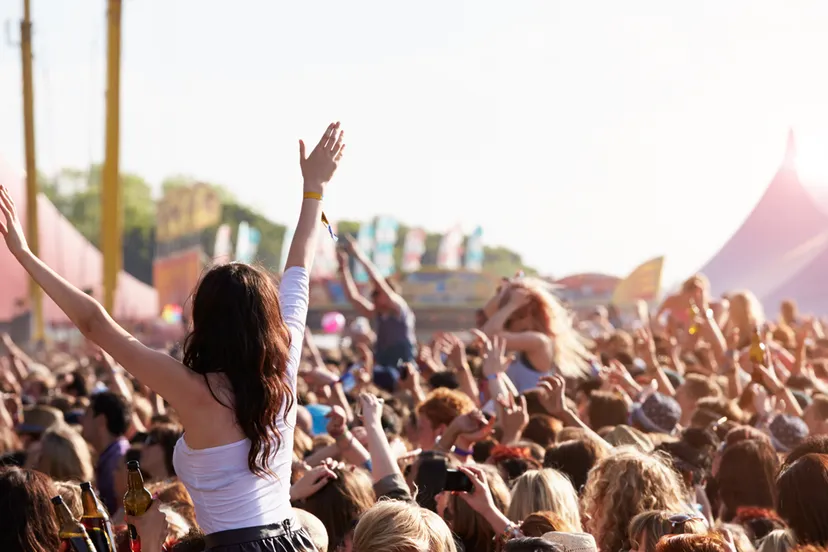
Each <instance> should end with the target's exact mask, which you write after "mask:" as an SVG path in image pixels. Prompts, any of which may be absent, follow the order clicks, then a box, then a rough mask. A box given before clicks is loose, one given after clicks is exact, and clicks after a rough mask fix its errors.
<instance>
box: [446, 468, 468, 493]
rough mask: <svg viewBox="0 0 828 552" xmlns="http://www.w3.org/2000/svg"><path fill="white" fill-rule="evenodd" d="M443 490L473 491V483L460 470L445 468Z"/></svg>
mask: <svg viewBox="0 0 828 552" xmlns="http://www.w3.org/2000/svg"><path fill="white" fill-rule="evenodd" d="M445 490H447V491H458V492H461V493H470V492H472V491H474V484H473V483H472V480H471V479H469V476H468V475H466V474H465V473H463V472H461V471H460V470H452V469H447V470H446V484H445Z"/></svg>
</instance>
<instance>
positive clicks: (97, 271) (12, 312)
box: [0, 159, 159, 323]
mask: <svg viewBox="0 0 828 552" xmlns="http://www.w3.org/2000/svg"><path fill="white" fill-rule="evenodd" d="M0 183H2V184H3V185H4V186H6V188H8V189H9V191H10V192H11V196H12V199H14V202H15V204H16V205H17V209H18V212H19V213H20V215H21V217H22V218H23V225H24V228H25V224H26V223H25V218H26V193H25V191H26V185H25V181H24V178H23V175H22V174H21V173H20V172H17V171H14V170H13V169H12V168H11V167H10V166H9V165H8V164H7V163H5V162H4V161H3V160H2V159H0ZM38 217H39V223H40V234H39V237H40V257H41V258H42V259H43V260H44V261H46V263H47V264H48V265H49V266H50V267H52V268H53V269H54V270H56V271H57V272H58V273H59V274H60V275H61V276H63V277H64V278H66V279H67V280H69V281H70V282H72V283H73V284H74V285H76V286H77V287H79V288H81V289H84V290H92V294H93V295H94V296H95V297H96V298H97V299H99V300H100V298H101V296H102V287H101V279H102V278H101V276H102V259H101V252H100V251H98V250H97V249H96V248H95V247H93V246H92V244H90V243H89V242H88V241H87V240H86V239H85V238H84V237H83V236H82V235H81V234H80V233H79V232H78V231H77V230H75V228H74V227H73V226H72V225H71V224H70V223H69V221H67V220H66V219H65V218H64V217H63V216H62V215H61V214H60V213H59V212H58V210H57V208H56V207H55V206H54V205H52V203H51V202H50V201H49V200H48V199H46V197H45V196H43V195H42V194H41V196H40V197H39V198H38ZM0 274H2V277H0V321H9V320H11V319H12V318H14V317H16V316H19V315H20V314H22V313H23V312H24V311H26V310H28V308H29V307H28V303H29V301H28V275H27V274H26V273H25V271H24V270H23V269H22V268H21V267H20V265H19V264H18V263H17V261H16V260H15V259H14V258H13V257H12V256H11V255H10V254H9V251H8V249H6V247H5V245H2V246H0ZM158 313H159V310H158V295H157V294H156V292H155V289H153V288H152V287H151V286H148V285H146V284H144V283H142V282H140V281H138V280H136V279H135V278H133V277H132V276H130V275H129V274H127V273H126V272H121V274H120V275H119V277H118V291H117V293H116V299H115V317H116V318H119V319H148V318H156V317H157V316H158ZM44 316H45V318H46V320H47V321H48V322H49V323H61V322H68V319H67V318H66V316H65V315H64V314H63V312H61V310H60V309H59V308H58V307H57V305H55V304H54V303H53V302H52V301H51V300H50V299H49V298H48V297H46V298H44Z"/></svg>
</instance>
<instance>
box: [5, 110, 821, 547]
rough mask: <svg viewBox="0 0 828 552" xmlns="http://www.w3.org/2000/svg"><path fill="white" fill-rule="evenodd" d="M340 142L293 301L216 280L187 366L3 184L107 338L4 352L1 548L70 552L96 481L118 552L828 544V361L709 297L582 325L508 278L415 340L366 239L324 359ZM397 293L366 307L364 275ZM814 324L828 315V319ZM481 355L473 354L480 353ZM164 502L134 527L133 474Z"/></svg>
mask: <svg viewBox="0 0 828 552" xmlns="http://www.w3.org/2000/svg"><path fill="white" fill-rule="evenodd" d="M343 149H344V145H343V143H342V131H341V130H340V128H339V125H338V124H332V125H331V126H330V127H329V128H328V129H327V130H326V132H325V134H324V135H323V137H322V139H321V140H320V142H319V144H318V145H317V146H316V147H315V148H314V149H313V151H311V152H310V153H309V154H308V153H307V152H306V149H305V146H304V144H302V143H300V152H301V167H302V174H303V177H304V198H303V201H302V206H301V211H300V216H299V222H298V225H297V229H296V232H295V234H294V238H293V243H292V245H291V248H290V253H289V255H288V261H287V269H286V270H285V272H284V273H283V274H282V276H281V279H280V282H279V285H278V288H277V286H276V285H275V284H274V279H273V278H272V276H271V275H269V274H267V273H266V272H264V271H262V270H260V269H258V268H255V267H252V266H248V265H244V264H238V263H231V264H224V265H219V266H216V267H213V268H212V269H210V270H209V271H208V272H207V273H206V274H205V275H204V277H203V279H202V281H201V282H200V283H199V285H198V287H197V289H196V290H195V292H194V295H193V300H192V315H191V317H190V321H189V325H190V327H189V333H188V334H187V338H186V339H185V340H184V342H183V343H182V344H180V346H177V347H175V348H174V350H169V349H168V350H163V351H159V350H156V349H152V348H148V347H145V346H144V345H142V344H141V343H140V342H139V341H138V340H137V339H135V338H134V337H133V336H131V335H130V334H128V333H127V332H126V331H125V330H123V329H122V328H121V327H120V326H119V325H118V324H117V323H116V322H115V321H113V320H112V319H111V318H110V317H109V316H108V315H107V313H106V312H105V310H104V309H103V308H102V307H101V306H100V305H98V304H97V303H96V302H95V301H94V299H92V298H91V297H89V296H88V295H87V294H85V293H83V292H82V291H80V290H77V289H75V288H73V287H72V286H71V285H70V284H69V283H67V282H66V281H64V280H63V279H61V278H60V277H59V276H58V275H57V274H56V273H54V272H53V271H52V270H51V269H50V268H49V267H47V266H46V265H45V264H43V263H42V262H41V261H39V260H38V259H37V258H36V257H34V256H33V255H32V254H31V253H30V252H29V249H28V247H27V245H26V241H25V237H24V235H23V232H22V229H21V227H20V224H19V221H18V219H17V214H16V210H15V206H14V203H13V202H12V200H11V198H10V197H9V195H8V193H7V191H6V190H3V189H2V188H0V211H2V215H0V232H2V234H3V236H4V238H5V241H6V243H7V245H8V247H9V249H10V250H11V252H12V253H13V254H14V256H15V258H16V259H17V260H18V261H19V262H20V263H21V264H22V265H23V267H24V268H25V269H26V270H27V271H28V272H29V273H30V274H31V276H32V277H33V278H34V280H35V281H36V282H37V283H38V284H39V285H40V286H41V287H42V288H43V289H44V290H45V292H46V293H47V294H48V295H49V296H50V297H51V298H52V299H53V300H54V301H55V302H56V303H57V304H58V305H59V306H60V307H61V308H62V309H63V311H64V312H65V313H66V314H67V315H68V317H69V318H70V319H71V320H72V321H73V322H74V323H75V324H76V325H77V327H78V329H79V331H80V332H81V333H82V334H83V336H84V337H85V338H86V339H87V346H85V347H84V348H83V349H82V350H81V349H75V350H65V349H61V348H59V347H52V348H47V349H38V350H35V351H26V350H24V349H25V348H24V347H21V346H19V345H18V344H15V343H14V342H12V340H11V339H10V338H9V337H8V336H3V340H2V341H3V342H2V345H3V358H2V361H1V362H2V363H0V386H2V392H3V401H0V453H2V466H3V467H0V550H3V551H10V552H16V551H26V552H41V551H44V552H45V551H48V552H53V551H55V550H59V549H61V542H60V535H59V530H58V521H57V518H56V516H55V509H54V506H53V502H52V499H53V498H54V497H56V496H60V497H62V499H63V502H64V503H65V504H66V505H67V506H68V507H69V509H70V511H71V512H72V514H73V516H74V517H75V518H79V517H81V514H82V509H81V506H82V505H81V499H80V488H79V484H80V483H82V482H92V484H93V487H94V488H95V489H96V491H97V493H98V495H99V497H100V500H101V502H102V503H103V505H104V506H105V508H106V510H107V511H108V512H109V513H110V514H111V517H112V519H113V520H114V522H115V524H116V527H115V540H116V543H115V548H116V549H117V550H119V551H121V550H123V551H128V550H130V539H129V536H128V534H127V524H131V525H133V526H134V527H135V531H136V533H137V535H138V536H139V537H140V541H141V547H142V552H157V551H160V550H167V551H200V550H216V551H227V552H229V551H245V552H256V551H271V552H275V551H292V550H303V551H304V550H307V551H313V550H321V551H324V550H329V551H352V552H372V551H383V552H426V551H433V552H454V551H462V550H465V551H467V552H494V551H509V552H535V551H550V552H599V551H600V552H619V551H633V550H637V551H638V552H736V551H738V552H751V551H754V550H759V551H761V552H787V551H789V550H802V551H806V550H807V551H808V552H811V551H817V550H824V549H826V548H825V547H828V437H826V436H825V435H826V433H828V338H826V336H825V328H824V327H823V325H822V323H821V322H820V321H819V320H818V319H815V318H811V317H807V316H803V315H801V314H799V313H798V311H797V308H796V306H795V305H793V304H784V305H782V309H781V313H780V316H779V318H778V320H771V319H770V318H766V317H765V315H764V313H763V310H762V307H761V305H760V304H759V303H758V302H757V301H756V299H755V298H754V296H753V295H752V294H751V293H750V292H749V291H734V292H733V293H731V294H728V295H727V296H726V297H715V298H714V297H711V296H710V292H709V287H710V286H709V283H708V282H707V280H706V279H705V277H704V276H703V275H696V276H693V277H691V278H690V279H688V280H687V281H686V282H685V283H684V284H683V286H682V287H681V288H680V290H679V291H678V292H677V293H676V294H674V295H672V296H670V297H669V298H668V299H667V300H666V301H665V302H664V304H663V305H662V306H661V308H659V309H657V310H654V311H653V312H650V311H649V310H648V309H647V307H646V305H643V304H642V305H640V306H639V308H638V309H637V311H636V312H635V313H634V314H632V315H629V316H624V317H622V316H620V315H619V314H618V313H617V312H615V311H613V310H609V311H608V310H607V309H603V308H599V309H596V310H594V312H592V313H590V314H588V315H579V316H576V315H575V314H573V313H571V312H570V311H568V310H567V309H566V308H565V306H564V305H562V304H561V302H560V301H559V300H558V299H556V297H555V296H554V294H553V293H552V292H550V290H549V289H548V288H547V287H546V286H545V284H544V283H543V282H541V281H539V280H536V279H533V278H529V277H524V276H522V275H517V276H515V277H514V278H511V279H507V280H504V281H503V282H502V285H501V286H500V287H499V289H498V290H497V291H496V293H495V294H494V296H493V297H492V298H491V300H489V301H488V303H487V304H485V305H482V306H481V309H480V311H479V313H478V321H477V322H478V324H477V327H476V328H468V329H466V330H468V331H464V332H463V334H462V336H463V337H461V335H460V334H458V335H454V334H450V333H441V334H439V335H435V336H434V337H433V339H432V340H431V341H430V342H428V343H418V342H417V340H416V337H415V335H416V334H415V324H416V318H415V314H414V312H413V311H412V309H411V308H410V307H409V306H408V305H407V303H406V301H405V299H404V298H403V297H402V296H401V295H400V294H399V293H398V289H397V288H396V286H395V284H394V282H393V280H392V279H386V278H383V277H382V275H381V274H380V273H379V272H378V271H377V269H376V267H375V266H374V265H373V264H372V263H371V261H370V259H368V258H367V256H366V255H364V254H363V253H362V252H361V251H360V250H359V248H358V246H357V245H356V244H355V243H354V242H353V241H352V240H350V239H348V238H347V237H343V238H344V239H342V240H341V242H342V244H343V247H342V248H341V250H340V274H341V278H342V280H343V284H344V287H345V289H346V290H347V295H348V299H349V300H350V301H351V302H352V304H353V306H354V308H355V309H356V311H357V312H358V313H359V315H360V316H362V317H365V318H366V319H368V320H369V321H370V324H367V323H364V321H363V322H362V323H357V324H353V325H352V326H351V329H350V330H349V331H348V335H346V336H344V337H345V339H343V340H342V342H341V346H340V347H338V348H335V349H320V347H318V346H317V344H316V343H315V342H314V338H313V335H312V333H311V332H310V331H308V329H307V328H306V327H305V319H306V315H307V309H308V280H309V278H308V273H309V270H310V267H311V264H312V262H313V254H314V251H315V245H316V240H317V239H328V238H325V237H324V235H325V232H324V227H323V225H322V224H320V219H322V218H323V217H324V215H323V214H322V208H321V201H322V198H323V195H324V192H325V188H326V186H327V184H328V182H329V181H330V180H331V178H332V176H333V174H334V172H335V170H336V168H337V166H338V164H339V162H340V159H341V157H342V152H343ZM352 262H354V263H361V264H362V265H363V266H364V267H365V269H366V272H367V273H368V275H369V276H370V278H371V282H372V290H373V291H372V293H371V295H370V296H369V297H365V296H363V295H361V294H360V293H359V291H358V289H357V287H356V286H355V285H354V282H353V278H352V276H351V272H350V269H351V264H352ZM805 307H807V306H805ZM467 336H468V337H467ZM134 461H138V462H139V463H140V468H141V470H142V472H143V475H144V479H145V482H146V486H147V489H148V490H149V492H150V493H151V494H152V498H153V502H152V506H151V507H150V508H149V510H148V511H147V512H146V513H144V514H143V515H141V516H127V515H126V514H125V509H124V504H123V502H124V500H123V497H124V494H125V492H126V487H127V479H128V478H127V463H128V462H134Z"/></svg>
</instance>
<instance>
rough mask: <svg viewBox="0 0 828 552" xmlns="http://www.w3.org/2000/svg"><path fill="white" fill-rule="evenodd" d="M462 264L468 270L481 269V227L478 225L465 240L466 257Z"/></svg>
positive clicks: (477, 270)
mask: <svg viewBox="0 0 828 552" xmlns="http://www.w3.org/2000/svg"><path fill="white" fill-rule="evenodd" d="M463 264H464V265H465V266H466V268H467V269H468V270H473V271H475V272H480V271H481V270H483V228H481V227H480V226H478V227H477V228H475V229H474V232H472V233H471V235H470V236H469V239H468V240H466V258H465V262H464V263H463Z"/></svg>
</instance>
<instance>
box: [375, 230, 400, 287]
mask: <svg viewBox="0 0 828 552" xmlns="http://www.w3.org/2000/svg"><path fill="white" fill-rule="evenodd" d="M398 227H399V224H398V223H397V221H396V220H394V219H393V218H391V217H377V222H376V227H375V228H374V264H375V265H376V267H377V269H379V271H380V274H382V275H383V276H385V277H386V278H387V277H388V276H391V275H392V274H394V270H395V263H394V247H395V246H396V245H397V228H398Z"/></svg>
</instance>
